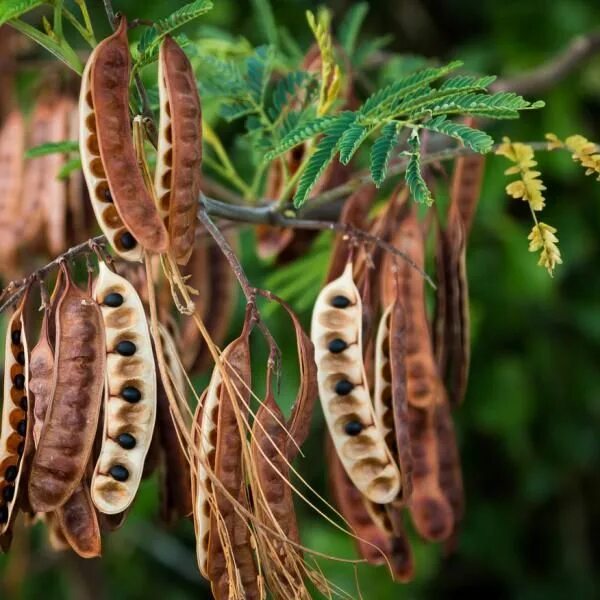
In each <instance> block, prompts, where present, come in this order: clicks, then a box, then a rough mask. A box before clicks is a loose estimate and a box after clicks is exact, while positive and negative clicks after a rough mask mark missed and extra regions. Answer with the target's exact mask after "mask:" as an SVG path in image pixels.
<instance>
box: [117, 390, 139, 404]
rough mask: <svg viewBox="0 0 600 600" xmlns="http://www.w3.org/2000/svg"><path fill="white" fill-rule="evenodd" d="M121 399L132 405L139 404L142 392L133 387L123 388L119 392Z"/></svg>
mask: <svg viewBox="0 0 600 600" xmlns="http://www.w3.org/2000/svg"><path fill="white" fill-rule="evenodd" d="M121 398H123V400H126V401H127V402H131V403H132V404H134V403H136V402H139V401H140V400H141V399H142V392H140V390H138V389H137V388H134V387H131V386H129V387H124V388H123V389H122V390H121Z"/></svg>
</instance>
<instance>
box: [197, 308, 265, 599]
mask: <svg viewBox="0 0 600 600" xmlns="http://www.w3.org/2000/svg"><path fill="white" fill-rule="evenodd" d="M250 328H251V327H250V322H249V320H248V319H246V324H245V326H244V330H243V331H242V334H241V336H240V337H239V338H237V339H236V340H234V341H233V342H232V343H231V344H229V346H227V348H226V349H225V350H224V351H223V354H222V356H221V360H222V362H221V364H222V369H223V371H224V375H225V376H226V377H227V378H228V381H229V385H226V383H225V381H223V382H222V383H221V386H220V390H218V391H219V400H218V416H217V427H216V444H215V458H214V465H215V466H214V474H215V477H216V478H217V479H218V480H219V481H220V482H221V485H222V486H223V489H224V490H226V491H227V492H228V494H230V495H231V496H232V497H233V498H235V499H236V500H237V503H238V504H241V505H242V506H244V507H246V508H248V502H247V498H246V487H245V482H244V469H243V444H245V443H246V436H245V429H244V428H243V425H242V424H241V423H239V422H238V417H242V418H247V415H248V411H249V403H250V390H251V387H250V386H251V379H250V372H251V370H250V344H249V341H250V340H249V336H250ZM216 368H218V367H216ZM228 388H230V389H231V391H232V392H233V394H234V396H233V397H232V396H231V395H230V393H229V390H228ZM208 409H209V404H208V396H207V405H206V407H205V410H206V414H207V415H208V414H209V412H208ZM213 492H214V508H213V510H212V512H211V514H210V534H209V539H208V560H207V564H206V567H207V572H208V577H209V580H210V583H211V589H212V592H213V595H214V596H215V599H216V600H225V599H227V598H229V597H230V595H229V592H230V587H231V586H237V585H238V582H239V585H240V586H241V589H243V591H244V594H245V597H246V598H248V599H255V598H259V597H260V593H259V584H258V571H257V567H256V564H255V562H254V553H253V551H252V543H251V535H250V530H249V527H248V522H247V519H246V517H245V516H242V515H240V514H239V513H238V512H237V510H236V506H235V504H234V503H233V502H232V501H230V499H229V498H228V497H227V496H225V494H224V493H223V490H222V488H221V487H220V486H218V487H215V488H214V490H213ZM231 564H235V569H236V573H235V575H234V574H233V573H231V571H230V567H231Z"/></svg>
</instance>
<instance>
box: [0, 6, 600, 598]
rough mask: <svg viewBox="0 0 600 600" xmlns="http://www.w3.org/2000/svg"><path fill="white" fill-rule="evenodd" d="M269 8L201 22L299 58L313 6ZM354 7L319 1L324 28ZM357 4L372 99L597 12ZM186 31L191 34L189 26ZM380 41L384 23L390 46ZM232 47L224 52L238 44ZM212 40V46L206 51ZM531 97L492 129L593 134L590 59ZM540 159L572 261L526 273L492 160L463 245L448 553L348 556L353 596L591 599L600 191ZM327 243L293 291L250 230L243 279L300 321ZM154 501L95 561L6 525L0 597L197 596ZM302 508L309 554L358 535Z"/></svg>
mask: <svg viewBox="0 0 600 600" xmlns="http://www.w3.org/2000/svg"><path fill="white" fill-rule="evenodd" d="M90 4H93V5H94V11H95V14H93V15H92V18H93V19H94V22H95V23H96V22H101V19H102V16H101V6H100V4H101V3H100V2H94V3H90ZM179 4H183V2H178V1H177V2H176V1H174V0H173V1H172V2H170V3H169V5H170V7H173V10H174V9H175V7H176V6H177V5H179ZM262 4H263V3H262V2H259V1H258V0H256V1H255V2H253V3H239V2H235V1H234V0H216V1H215V8H214V10H213V11H212V12H211V13H209V14H208V15H207V16H206V17H204V18H203V20H202V25H201V26H200V28H201V30H203V31H209V30H208V28H209V27H210V28H215V27H218V28H219V29H220V30H224V31H227V32H229V35H230V36H232V39H233V40H235V41H236V44H237V46H236V47H237V48H238V50H239V51H240V52H241V54H242V55H244V53H246V52H247V50H248V47H247V46H246V43H245V41H244V40H243V39H242V38H240V37H238V36H246V37H247V38H248V39H249V40H250V42H251V43H252V45H254V46H256V45H259V44H263V43H265V42H268V41H272V39H273V38H275V37H277V38H278V39H279V41H280V43H281V45H282V47H284V48H285V49H286V56H288V57H291V56H295V57H296V58H295V59H296V60H298V59H299V56H300V51H299V48H306V47H308V45H309V44H310V43H311V37H310V35H311V34H310V30H309V29H308V28H307V27H306V23H305V16H304V12H305V10H306V9H307V8H311V9H314V8H315V6H314V3H312V2H308V1H303V0H280V1H278V2H273V3H272V4H273V5H274V6H275V16H276V22H277V23H278V24H279V23H281V24H283V25H285V29H278V28H274V25H273V24H272V23H270V22H264V21H262V22H257V21H256V20H255V18H254V17H253V13H252V11H251V10H249V7H250V6H251V5H258V6H259V7H260V5H262ZM352 4H353V3H352V2H344V1H342V0H339V1H335V2H333V1H332V2H330V3H328V5H329V7H330V8H331V9H332V10H333V12H334V22H335V19H336V15H339V14H343V13H344V12H345V11H346V10H347V9H349V8H351V6H352ZM114 5H115V7H116V8H117V9H118V10H122V11H123V12H125V13H126V14H127V15H128V16H130V17H131V18H133V17H144V18H147V19H154V18H160V17H162V16H164V12H165V11H164V7H163V3H161V2H147V0H144V1H142V0H115V2H114ZM369 5H370V11H369V15H368V16H367V18H366V21H365V32H366V33H367V36H366V38H364V39H363V37H359V38H358V39H355V37H354V35H353V34H352V31H348V32H347V33H346V34H345V43H346V44H348V45H349V46H350V47H351V49H352V51H353V53H352V57H353V58H352V60H353V61H354V63H355V64H357V65H358V64H364V63H365V61H366V62H368V60H373V57H374V56H375V57H377V56H378V52H379V51H380V49H381V48H382V47H384V46H385V49H386V51H394V52H399V53H402V56H400V55H398V56H396V57H393V58H391V60H390V61H389V63H388V64H387V65H386V66H385V68H384V69H383V71H382V75H381V80H380V81H371V80H370V79H369V78H368V77H367V78H366V79H365V80H364V81H362V82H361V85H362V86H364V90H363V91H365V92H367V94H368V93H369V92H370V91H372V89H373V88H374V87H375V86H376V85H381V84H384V83H385V84H387V83H390V82H392V81H393V80H394V79H395V78H397V77H398V76H399V75H400V74H401V73H402V72H403V70H405V72H408V71H410V70H412V69H414V68H415V67H417V66H418V67H419V68H421V67H423V66H424V65H425V64H426V60H427V59H425V58H421V57H439V58H440V59H441V60H442V61H450V60H453V59H457V58H459V59H461V60H463V61H464V63H465V65H466V68H467V69H469V70H473V71H480V72H493V73H498V74H500V75H510V74H515V73H519V72H522V71H523V70H525V69H528V68H531V67H533V66H535V65H537V64H538V63H540V62H542V61H544V60H546V59H547V58H548V57H549V56H551V55H552V54H553V53H555V52H556V51H558V50H560V49H561V48H562V47H563V46H564V45H565V44H566V43H567V42H568V41H569V40H570V39H571V38H572V37H573V36H575V35H578V34H581V33H584V32H587V31H589V30H590V29H593V28H594V27H595V28H598V27H599V26H600V5H598V4H597V3H594V2H590V1H589V0H555V1H554V2H551V3H548V2H542V1H541V0H532V1H531V2H522V1H521V0H505V1H503V2H481V1H476V0H446V1H445V2H435V1H433V0H423V1H421V0H399V1H397V2H389V1H384V0H373V1H371V2H369ZM259 14H260V13H259ZM207 24H208V25H207ZM107 32H108V26H106V27H105V29H104V31H97V32H96V33H97V35H98V37H101V35H102V34H105V33H107ZM187 33H188V35H189V36H190V37H193V35H192V34H194V35H195V33H196V32H195V31H189V30H188V31H187ZM388 34H393V36H394V40H393V41H389V39H388V37H387V36H388ZM387 42H389V43H387ZM227 48H228V52H229V51H231V48H232V46H231V45H228V46H227ZM218 52H219V49H218V48H217V47H216V46H215V56H217V57H218ZM26 76H27V77H28V76H29V74H27V75H26ZM538 98H540V99H542V100H544V101H545V102H546V107H545V108H544V109H542V110H540V111H536V112H530V113H527V114H525V115H524V116H523V118H521V119H519V120H516V121H511V122H510V123H506V122H503V123H499V124H494V125H493V126H492V129H491V133H492V134H493V135H494V137H495V139H500V138H501V137H502V136H503V135H507V136H509V137H510V138H511V139H513V140H532V141H533V140H538V141H539V140H542V139H543V135H544V133H545V132H547V131H552V132H555V133H556V135H557V136H558V138H559V139H561V140H562V139H565V138H566V137H567V136H569V135H571V134H572V133H573V132H579V133H582V134H584V135H585V136H586V137H587V138H589V139H591V140H598V139H600V58H596V59H594V60H593V61H591V62H590V63H589V64H588V65H586V66H585V67H584V68H582V69H581V70H580V71H578V72H577V73H576V74H574V75H572V76H570V77H569V78H568V79H567V80H565V81H563V82H561V83H560V85H558V86H556V87H555V88H554V89H552V90H551V91H549V92H547V93H544V94H542V95H538ZM207 116H209V117H210V116H211V115H210V114H208V115H207ZM223 131H224V134H225V139H226V140H233V139H234V135H235V132H236V131H237V130H236V129H235V128H234V127H233V126H232V128H231V130H229V131H228V130H227V129H224V130H223ZM246 150H247V148H246V147H245V145H244V141H243V138H238V142H237V143H236V146H235V147H234V148H232V149H231V154H232V155H233V157H234V159H235V161H236V163H237V164H241V165H242V166H243V168H245V169H250V168H251V165H250V164H245V163H244V155H245V153H246ZM536 159H537V160H538V161H539V166H540V170H541V171H542V173H543V174H544V183H545V184H546V186H547V187H548V190H549V191H548V192H547V193H546V194H545V196H546V207H545V209H544V213H545V215H546V216H545V219H547V221H548V222H550V223H552V224H553V225H555V226H556V227H557V228H559V230H560V232H561V252H562V256H563V259H564V263H565V264H564V265H562V266H561V267H560V268H558V269H557V270H556V272H555V277H554V279H550V278H549V277H548V276H547V274H546V273H545V271H544V270H542V269H540V268H539V267H537V265H536V262H537V258H536V257H535V256H534V255H532V254H529V253H528V252H527V246H526V244H524V240H525V238H526V236H527V233H528V231H529V230H530V227H531V225H530V219H531V215H530V214H529V212H528V211H526V210H522V208H523V206H522V204H521V203H520V202H515V201H512V200H511V199H508V198H507V197H506V195H505V193H504V188H505V185H506V183H507V181H506V177H505V176H504V174H503V171H504V170H505V168H506V161H505V159H504V158H502V157H494V156H490V157H489V159H488V163H487V168H486V176H485V182H484V189H483V194H482V198H481V202H480V206H479V210H478V213H477V216H476V219H475V223H474V228H473V232H472V236H471V241H470V246H469V253H468V266H469V284H470V294H471V311H472V319H473V332H472V336H473V340H472V342H473V347H472V366H471V376H470V384H469V389H468V394H467V398H466V400H465V403H464V405H463V406H462V407H461V408H460V410H459V411H457V413H456V419H457V423H458V430H459V437H460V448H461V456H462V460H463V468H464V479H465V485H466V493H467V509H466V516H465V520H464V524H463V530H462V532H461V535H460V537H459V540H458V543H457V547H456V551H455V552H454V553H453V554H452V555H451V556H448V557H444V556H443V552H442V550H441V549H440V548H436V547H434V546H431V545H427V546H426V545H424V544H421V543H419V542H416V547H415V553H416V563H417V570H418V571H417V578H416V580H415V582H414V583H412V584H410V585H407V586H397V585H394V584H392V583H390V582H389V581H388V577H387V576H386V574H385V573H384V571H383V569H382V568H372V567H367V566H362V567H360V568H359V570H358V580H359V581H360V586H361V591H362V596H363V597H364V598H365V599H368V600H370V599H380V598H381V599H383V598H446V597H448V598H453V597H458V595H459V594H460V595H461V596H463V595H465V594H469V593H471V594H472V595H474V596H475V597H482V598H490V599H494V598H509V597H510V598H520V599H523V600H537V599H538V598H544V599H561V598H565V597H572V598H592V597H594V596H595V595H597V593H598V585H600V581H599V576H598V566H599V564H600V560H599V559H600V556H599V555H600V544H599V542H598V539H599V538H598V535H597V532H598V530H599V529H600V483H599V479H598V473H599V472H600V436H599V435H598V432H599V431H600V377H599V376H598V372H599V363H598V357H599V356H600V310H599V309H598V301H599V298H600V277H599V276H598V265H599V264H600V241H599V240H600V189H599V188H598V184H597V183H596V182H595V181H594V178H593V177H585V176H584V173H583V172H582V169H581V167H580V166H579V165H576V164H574V163H573V162H572V161H571V160H570V159H569V158H568V156H567V155H566V154H565V153H559V152H556V153H554V152H553V153H550V154H545V153H539V155H537V154H536ZM444 187H445V186H444V185H443V184H440V185H439V187H438V189H434V190H433V192H434V195H435V196H436V199H437V198H440V199H443V197H444V195H445V190H444ZM323 248H324V244H323V240H322V241H321V242H320V243H319V242H317V246H316V250H314V252H315V254H312V253H311V254H308V255H307V256H306V257H305V258H304V259H303V260H304V261H306V267H305V270H306V271H309V270H310V273H308V274H305V275H302V277H306V279H305V282H304V285H297V282H298V281H300V280H301V278H300V276H296V277H294V276H292V277H287V278H286V276H285V274H284V273H283V272H282V274H281V275H279V274H277V272H276V273H275V275H273V274H272V273H273V271H272V267H270V266H269V265H266V264H261V263H260V262H259V261H258V259H257V258H256V256H255V253H254V250H253V239H252V234H251V233H249V232H244V234H243V244H242V249H243V259H244V263H245V266H246V268H247V271H248V275H249V277H250V278H251V279H252V281H253V282H255V283H256V284H257V285H268V284H269V285H271V287H272V289H273V291H274V292H276V293H282V294H284V295H286V294H287V295H288V297H291V298H292V299H293V301H294V305H295V306H296V307H297V308H298V309H300V310H301V316H302V317H303V320H304V323H305V324H308V318H309V312H310V306H311V304H312V300H313V299H314V297H315V295H316V292H317V286H318V283H319V279H318V277H317V275H318V273H319V270H321V271H322V272H324V270H325V268H326V254H325V253H324V252H323ZM319 257H321V258H320V259H319ZM269 273H270V275H268V274H269ZM301 273H302V271H301V270H300V269H299V274H301ZM294 284H295V285H294ZM278 286H281V288H278ZM285 287H287V288H289V289H287V290H286V289H285ZM240 309H241V307H240ZM268 314H269V320H270V323H272V324H273V332H274V334H276V335H277V337H278V340H279V341H280V343H281V346H282V350H283V355H284V357H285V359H284V365H283V372H284V376H283V378H282V391H281V394H282V395H281V398H282V402H283V404H284V405H285V403H286V402H287V403H288V404H289V403H290V402H291V401H292V399H293V397H294V393H295V386H296V384H297V379H296V375H295V368H296V367H295V360H296V358H295V355H294V352H295V349H294V347H293V345H292V344H293V342H292V340H291V336H290V335H289V324H288V322H287V320H286V319H285V318H280V316H279V313H278V312H277V311H276V310H273V311H270V312H269V313H268ZM258 350H259V351H262V350H263V349H262V348H259V349H258ZM257 360H258V357H257ZM257 364H258V363H257ZM323 429H324V425H323V420H322V417H321V415H320V414H318V411H317V415H316V416H315V421H314V427H313V432H312V434H311V438H310V440H309V442H308V444H307V448H306V458H305V459H303V460H301V461H300V464H299V467H300V469H301V470H302V472H303V473H304V474H305V476H306V477H307V479H308V480H309V482H310V483H311V485H313V486H314V487H315V488H316V489H317V490H318V491H320V492H321V493H322V494H326V493H327V484H326V480H325V473H324V470H323V469H324V461H323V458H322V457H323V445H322V438H323V433H324V431H323ZM156 498H157V490H156V482H154V481H149V482H146V483H145V484H144V485H143V489H142V493H141V494H140V496H139V498H138V500H137V501H136V504H135V507H134V509H133V511H132V513H131V515H130V517H129V521H128V523H127V524H126V526H125V527H124V528H123V529H122V530H120V531H118V532H116V533H114V534H113V535H111V536H110V537H108V538H107V539H106V541H105V547H104V553H103V558H102V560H94V561H87V562H84V561H81V560H78V559H75V558H72V557H61V556H60V555H55V554H51V553H49V551H48V550H47V549H46V547H45V543H44V540H42V539H41V538H42V535H41V533H42V532H41V530H34V535H33V538H32V541H31V545H28V542H27V541H26V540H27V537H26V536H19V535H17V536H16V538H17V540H18V541H17V543H16V544H15V545H14V547H13V549H12V551H11V555H10V556H9V557H8V558H7V557H0V577H1V583H0V596H1V597H2V598H10V599H12V598H24V599H36V600H37V599H38V598H44V599H45V600H54V599H63V598H111V599H129V598H132V599H133V598H169V599H175V600H178V599H182V600H183V599H188V598H190V599H191V598H195V599H198V598H210V593H209V591H208V588H207V586H206V585H205V584H204V583H203V581H202V580H201V578H200V576H199V575H198V573H197V569H196V565H195V558H194V545H193V530H192V526H191V523H181V524H180V525H179V526H178V527H176V528H175V529H173V530H165V529H162V528H161V527H159V526H158V525H157V500H156ZM299 510H300V516H301V532H302V538H303V541H304V543H305V544H306V545H307V546H309V547H313V548H319V550H320V551H321V552H324V553H328V554H331V555H336V556H344V557H353V556H354V549H353V544H352V542H351V540H349V539H347V538H346V537H345V536H343V535H342V534H341V533H340V532H338V531H336V530H335V529H334V528H332V527H331V526H330V525H328V524H327V523H325V522H324V521H323V520H322V519H321V518H319V517H317V516H316V515H315V514H314V513H311V512H310V511H309V510H308V509H306V508H305V507H304V506H300V505H299ZM320 565H321V567H322V568H323V570H324V572H325V573H326V574H327V575H328V576H329V577H330V578H332V579H333V581H334V582H335V583H337V584H339V585H341V586H343V587H344V588H345V589H347V590H349V591H352V590H354V587H355V575H354V572H353V570H352V568H351V567H350V566H349V565H347V564H343V563H335V562H332V561H320Z"/></svg>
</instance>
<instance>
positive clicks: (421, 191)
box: [404, 131, 433, 206]
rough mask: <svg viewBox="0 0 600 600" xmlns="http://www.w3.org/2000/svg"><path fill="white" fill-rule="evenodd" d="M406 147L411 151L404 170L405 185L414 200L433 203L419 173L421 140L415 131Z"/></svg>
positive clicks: (421, 202)
mask: <svg viewBox="0 0 600 600" xmlns="http://www.w3.org/2000/svg"><path fill="white" fill-rule="evenodd" d="M408 147H409V148H410V150H411V152H410V154H409V159H408V164H407V165H406V171H405V172H404V179H405V180H406V185H407V186H408V189H409V190H410V194H411V196H412V197H413V199H414V200H415V202H418V203H419V204H427V205H428V206H429V205H431V204H433V198H432V197H431V192H430V191H429V188H428V187H427V184H426V183H425V180H424V179H423V175H422V174H421V154H420V149H421V140H420V139H419V135H418V133H417V132H416V131H414V132H413V134H412V135H411V136H410V138H409V140H408Z"/></svg>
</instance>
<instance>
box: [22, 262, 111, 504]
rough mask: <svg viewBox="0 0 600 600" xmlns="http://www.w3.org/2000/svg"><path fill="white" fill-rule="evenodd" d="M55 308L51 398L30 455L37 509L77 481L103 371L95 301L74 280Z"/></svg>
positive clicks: (58, 500) (63, 497)
mask: <svg viewBox="0 0 600 600" xmlns="http://www.w3.org/2000/svg"><path fill="white" fill-rule="evenodd" d="M61 268H62V269H63V273H64V277H65V288H64V290H63V291H62V293H61V296H60V299H59V301H58V305H57V308H56V347H55V352H54V370H53V377H52V393H51V401H50V405H49V407H48V411H47V414H46V419H45V421H44V426H43V428H42V431H41V435H40V438H39V443H38V447H37V450H36V453H35V456H34V458H33V462H32V466H31V474H30V479H29V498H30V501H31V505H32V507H33V508H34V509H35V510H36V511H37V512H50V511H52V510H55V509H57V508H58V507H60V506H62V505H63V504H64V503H65V502H66V501H67V500H68V498H69V497H70V496H71V495H72V494H73V492H74V491H75V488H76V487H77V486H78V485H79V483H80V482H81V480H82V478H83V475H84V473H85V469H86V465H87V463H88V461H89V458H90V454H91V451H92V446H93V444H94V437H95V435H96V430H97V428H98V420H99V415H100V406H101V402H102V388H103V385H104V377H105V372H106V347H105V342H104V325H103V322H102V314H101V312H100V309H99V308H98V305H97V304H96V303H95V302H94V301H93V300H92V298H91V297H90V296H89V295H88V294H87V293H85V292H83V291H82V290H80V289H79V288H77V286H76V285H75V284H74V283H73V281H72V280H71V278H70V276H69V273H68V271H67V270H66V267H65V266H64V263H63V264H62V265H61Z"/></svg>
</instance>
